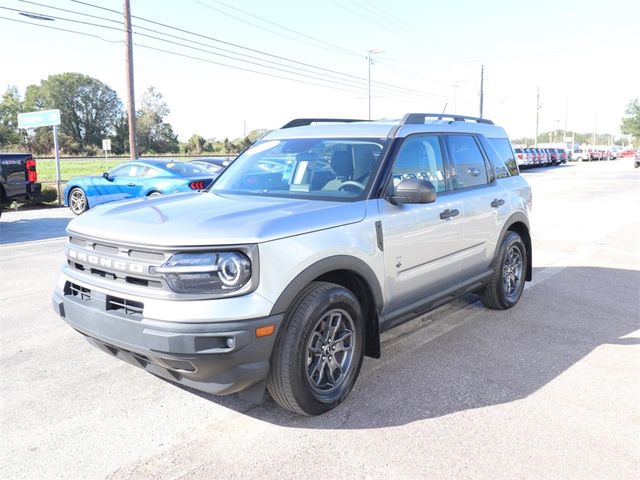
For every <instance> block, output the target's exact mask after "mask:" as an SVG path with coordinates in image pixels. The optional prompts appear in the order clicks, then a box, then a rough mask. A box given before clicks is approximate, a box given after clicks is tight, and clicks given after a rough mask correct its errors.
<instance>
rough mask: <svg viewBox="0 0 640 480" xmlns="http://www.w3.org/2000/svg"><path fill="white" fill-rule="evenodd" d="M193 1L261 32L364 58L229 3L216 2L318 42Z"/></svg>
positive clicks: (351, 51) (356, 53)
mask: <svg viewBox="0 0 640 480" xmlns="http://www.w3.org/2000/svg"><path fill="white" fill-rule="evenodd" d="M193 1H194V2H195V3H198V4H200V5H202V6H203V7H205V8H208V9H210V10H213V11H216V12H218V13H221V14H223V15H225V16H227V17H230V18H233V19H235V20H238V21H240V22H243V23H246V24H248V25H252V26H254V27H256V28H259V29H261V30H265V31H267V32H270V33H273V34H275V35H279V36H282V37H284V38H288V39H290V40H295V41H296V42H302V43H305V44H307V45H311V46H313V47H317V48H324V49H325V50H329V51H334V52H335V51H338V52H340V53H346V54H349V55H355V56H358V57H363V56H364V55H362V54H360V53H358V52H354V51H353V50H349V49H347V48H344V47H340V46H339V45H335V44H333V43H329V42H327V41H325V40H320V39H318V38H315V37H312V36H311V35H307V34H306V33H302V32H298V31H297V30H294V29H292V28H289V27H285V26H284V25H281V24H279V23H276V22H272V21H271V20H267V19H265V18H263V17H260V16H259V15H255V14H253V13H251V12H248V11H246V10H242V9H241V8H238V7H235V6H233V5H229V4H228V3H225V2H222V1H219V0H214V1H215V2H216V3H218V4H220V5H224V6H225V7H227V8H229V9H231V10H235V11H237V12H240V13H241V14H243V15H245V16H249V17H252V18H255V19H257V20H259V21H261V22H264V23H267V24H269V25H273V26H275V27H277V28H280V29H282V30H285V31H287V32H291V33H293V34H295V35H298V36H300V37H303V38H306V39H309V40H311V41H313V42H316V44H314V43H309V42H305V41H302V40H300V39H299V38H294V37H291V36H289V35H285V34H283V33H280V32H276V31H274V30H271V29H268V28H266V27H263V26H261V25H256V24H255V23H253V22H249V21H248V20H245V19H244V18H241V17H237V16H235V15H232V14H230V13H228V12H225V11H224V10H220V9H219V8H215V7H213V6H211V5H209V4H208V3H205V2H202V1H200V0H193ZM317 44H319V45H317Z"/></svg>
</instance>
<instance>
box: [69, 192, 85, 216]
mask: <svg viewBox="0 0 640 480" xmlns="http://www.w3.org/2000/svg"><path fill="white" fill-rule="evenodd" d="M68 201H69V210H71V211H72V212H73V213H74V214H76V215H80V214H81V213H83V212H86V211H87V210H89V202H87V195H86V194H85V193H84V191H83V190H82V189H81V188H79V187H74V188H72V189H71V191H70V192H69V199H68Z"/></svg>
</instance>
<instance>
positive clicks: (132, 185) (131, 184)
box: [127, 183, 136, 187]
mask: <svg viewBox="0 0 640 480" xmlns="http://www.w3.org/2000/svg"><path fill="white" fill-rule="evenodd" d="M135 186H136V184H135V183H127V187H135Z"/></svg>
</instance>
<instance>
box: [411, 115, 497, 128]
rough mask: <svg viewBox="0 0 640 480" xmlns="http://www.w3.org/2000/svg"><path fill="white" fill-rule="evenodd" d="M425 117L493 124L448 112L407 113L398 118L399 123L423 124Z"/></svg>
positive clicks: (489, 121) (478, 118)
mask: <svg viewBox="0 0 640 480" xmlns="http://www.w3.org/2000/svg"><path fill="white" fill-rule="evenodd" d="M427 118H435V119H438V120H444V119H447V118H449V119H451V121H452V122H468V121H474V122H476V123H487V124H489V125H493V122H492V121H491V120H488V119H486V118H480V117H468V116H466V115H455V114H450V113H407V114H406V115H405V116H404V117H402V120H400V125H414V124H418V125H420V124H423V123H424V121H425V120H426V119H427Z"/></svg>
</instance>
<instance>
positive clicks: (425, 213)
mask: <svg viewBox="0 0 640 480" xmlns="http://www.w3.org/2000/svg"><path fill="white" fill-rule="evenodd" d="M441 147H442V144H441V140H440V137H439V136H438V135H412V136H409V137H407V138H406V139H405V140H404V142H403V144H402V145H401V147H400V150H399V152H398V155H397V156H396V159H395V160H394V165H393V169H392V179H391V180H390V182H389V186H388V190H387V193H389V194H391V193H392V191H393V189H394V188H395V186H397V184H398V183H399V182H400V181H401V180H402V179H405V178H419V179H424V180H429V181H431V182H432V183H433V184H434V186H435V187H436V190H437V192H438V196H437V198H436V201H435V202H433V203H428V204H405V205H393V204H392V203H390V202H389V201H388V200H386V199H384V198H383V199H379V200H378V210H379V214H380V221H381V223H382V232H383V237H384V263H385V290H386V296H387V299H388V305H387V308H385V310H386V311H391V310H394V309H395V308H396V307H398V306H400V305H406V304H408V303H410V302H413V301H418V300H420V299H422V298H426V297H427V296H429V295H430V294H433V293H435V292H437V291H439V290H441V289H444V288H446V287H448V286H451V285H453V284H454V283H455V282H456V280H457V277H458V275H459V271H460V256H459V251H460V250H461V248H463V235H462V219H463V217H464V215H463V203H462V200H461V199H460V197H459V195H457V194H456V193H455V192H448V191H447V182H446V177H445V169H444V161H443V155H442V148H441Z"/></svg>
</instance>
